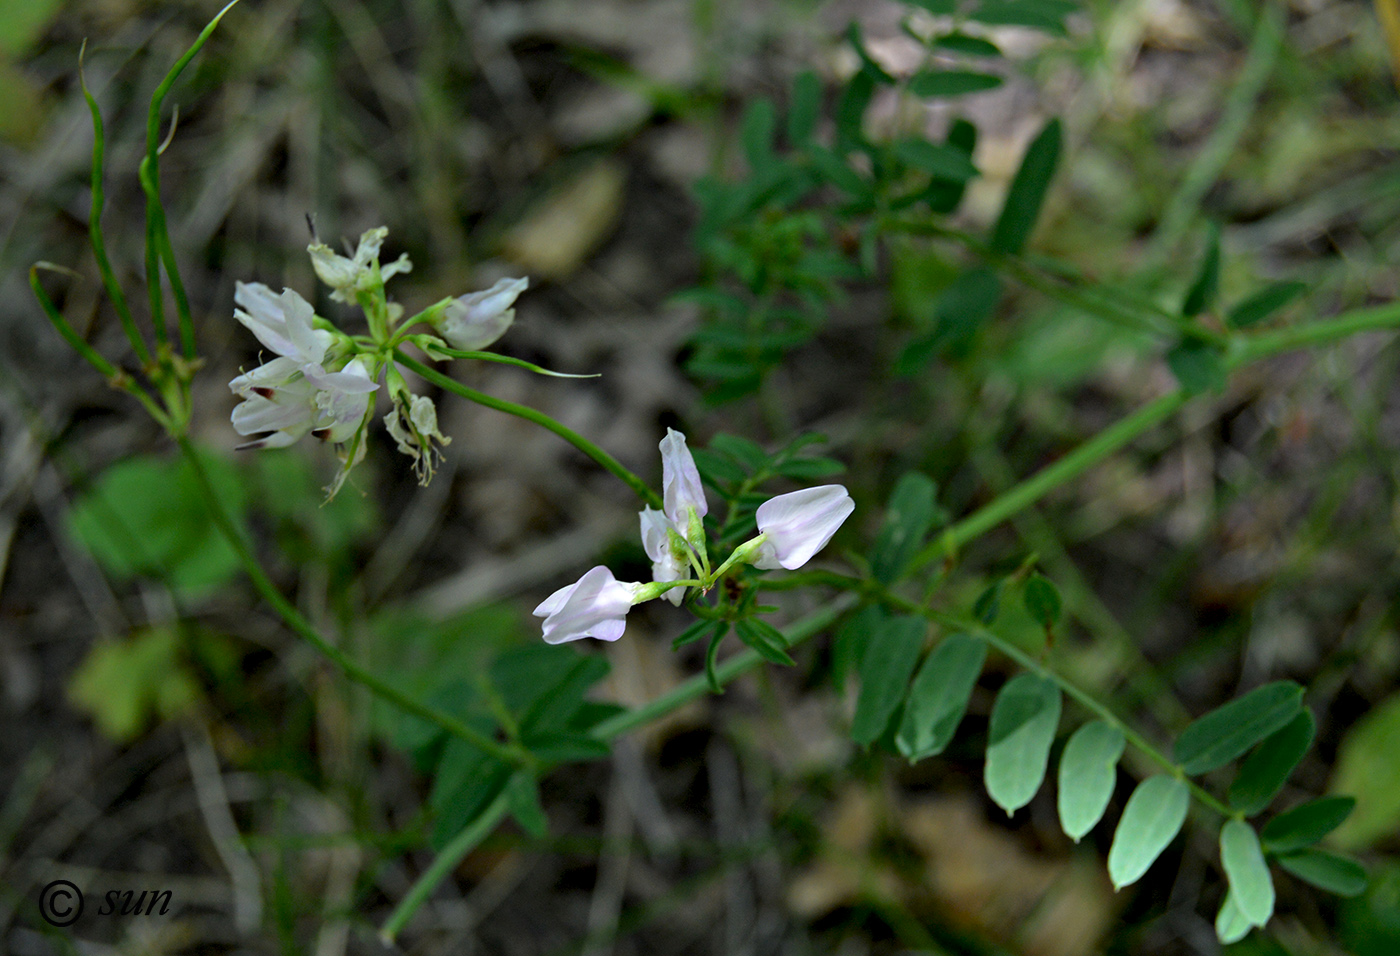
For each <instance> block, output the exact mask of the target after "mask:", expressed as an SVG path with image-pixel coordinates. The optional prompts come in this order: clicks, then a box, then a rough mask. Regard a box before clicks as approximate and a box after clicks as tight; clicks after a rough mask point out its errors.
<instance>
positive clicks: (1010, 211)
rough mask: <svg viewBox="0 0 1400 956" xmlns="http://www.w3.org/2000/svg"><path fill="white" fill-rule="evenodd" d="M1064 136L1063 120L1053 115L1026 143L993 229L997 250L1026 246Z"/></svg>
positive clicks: (1009, 251)
mask: <svg viewBox="0 0 1400 956" xmlns="http://www.w3.org/2000/svg"><path fill="white" fill-rule="evenodd" d="M1062 138H1063V133H1062V131H1061V127H1060V121H1059V120H1058V119H1052V120H1051V121H1050V122H1049V123H1047V124H1045V128H1044V129H1042V130H1041V131H1040V132H1039V133H1038V134H1037V135H1036V137H1035V139H1033V140H1031V144H1030V145H1029V146H1027V147H1026V155H1025V156H1024V157H1022V159H1021V167H1020V168H1019V169H1018V170H1016V175H1015V177H1014V178H1013V179H1012V180H1011V188H1010V189H1008V190H1007V193H1006V201H1005V202H1004V203H1003V205H1002V207H1001V215H1000V216H998V217H997V222H996V227H995V228H994V229H993V230H992V237H991V245H992V248H993V249H995V250H996V251H997V252H1004V253H1006V254H1008V255H1016V254H1017V253H1019V252H1020V251H1021V250H1022V249H1023V248H1025V245H1026V241H1027V240H1028V239H1030V236H1031V230H1032V229H1034V228H1035V222H1036V219H1038V218H1039V217H1040V207H1041V206H1042V205H1044V203H1045V196H1046V193H1048V192H1049V191H1050V180H1051V179H1052V178H1053V177H1054V175H1055V168H1056V167H1057V166H1058V165H1059V162H1060V144H1061V139H1062Z"/></svg>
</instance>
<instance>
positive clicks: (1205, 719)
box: [1173, 681, 1303, 775]
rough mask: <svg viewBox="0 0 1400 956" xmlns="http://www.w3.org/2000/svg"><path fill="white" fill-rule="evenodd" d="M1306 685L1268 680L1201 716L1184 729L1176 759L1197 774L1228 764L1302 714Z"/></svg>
mask: <svg viewBox="0 0 1400 956" xmlns="http://www.w3.org/2000/svg"><path fill="white" fill-rule="evenodd" d="M1302 705H1303V688H1302V687H1299V686H1298V685H1297V684H1295V683H1294V682H1293V681H1274V682H1273V683H1272V684H1265V685H1264V686H1263V687H1257V688H1255V689H1254V690H1252V691H1250V692H1249V693H1248V694H1245V695H1244V696H1243V697H1241V698H1239V699H1237V700H1232V701H1230V702H1229V703H1228V704H1225V705H1224V706H1221V707H1217V708H1216V709H1215V710H1213V711H1211V712H1210V713H1208V714H1206V715H1204V716H1202V717H1198V718H1197V719H1196V720H1194V721H1192V722H1191V725H1190V726H1189V727H1187V728H1186V729H1185V730H1184V731H1182V732H1181V736H1180V737H1178V738H1177V741H1176V747H1175V748H1174V750H1173V759H1175V760H1176V762H1177V763H1179V764H1181V767H1182V769H1183V770H1185V771H1186V772H1187V773H1189V774H1192V775H1195V774H1201V773H1206V772H1207V771H1210V770H1214V769H1215V768H1216V767H1221V766H1224V765H1225V764H1227V763H1229V762H1230V761H1231V760H1234V759H1235V758H1236V757H1238V756H1240V755H1241V754H1243V753H1244V752H1245V751H1246V750H1248V749H1249V748H1250V747H1253V746H1254V745H1255V744H1257V743H1258V742H1259V741H1261V740H1263V739H1264V738H1265V737H1268V736H1269V735H1270V734H1272V733H1274V732H1275V731H1277V730H1279V729H1280V728H1282V727H1283V726H1284V725H1285V724H1287V723H1288V722H1289V721H1291V720H1292V719H1293V718H1294V717H1296V716H1297V715H1298V711H1299V709H1300V708H1301V707H1302Z"/></svg>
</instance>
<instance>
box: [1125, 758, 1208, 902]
mask: <svg viewBox="0 0 1400 956" xmlns="http://www.w3.org/2000/svg"><path fill="white" fill-rule="evenodd" d="M1190 803H1191V794H1190V791H1189V790H1188V789H1187V787H1186V781H1184V780H1178V779H1177V778H1176V777H1168V776H1166V775H1165V774H1158V775H1157V776H1155V777H1148V778H1147V779H1146V780H1144V781H1143V782H1142V783H1140V784H1138V785H1137V788H1136V789H1135V790H1133V795H1132V796H1131V797H1129V798H1128V804H1127V806H1125V807H1124V808H1123V816H1122V817H1121V818H1120V819H1119V821H1118V829H1117V830H1115V831H1113V846H1112V847H1110V848H1109V851H1108V876H1109V879H1111V880H1112V881H1113V888H1114V889H1116V890H1121V889H1122V888H1123V887H1125V886H1127V885H1128V884H1130V883H1135V882H1137V880H1138V879H1139V878H1141V876H1142V875H1143V874H1144V873H1146V872H1147V870H1148V867H1150V866H1151V865H1152V864H1153V863H1154V862H1155V861H1156V859H1157V857H1159V856H1161V855H1162V851H1163V850H1165V849H1166V848H1167V846H1168V845H1169V844H1170V843H1171V842H1172V840H1173V839H1175V838H1176V835H1177V834H1178V833H1179V832H1181V825H1182V824H1183V823H1185V822H1186V810H1187V808H1188V807H1189V806H1190Z"/></svg>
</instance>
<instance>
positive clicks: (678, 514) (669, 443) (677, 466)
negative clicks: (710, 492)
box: [661, 428, 710, 537]
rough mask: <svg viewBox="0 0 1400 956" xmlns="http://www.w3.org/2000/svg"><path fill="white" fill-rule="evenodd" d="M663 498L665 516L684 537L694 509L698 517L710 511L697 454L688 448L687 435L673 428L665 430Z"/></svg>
mask: <svg viewBox="0 0 1400 956" xmlns="http://www.w3.org/2000/svg"><path fill="white" fill-rule="evenodd" d="M661 500H662V504H663V508H664V510H665V512H666V517H667V518H669V519H671V523H672V524H673V525H674V526H675V529H676V531H677V532H678V533H679V534H680V535H681V536H682V537H686V536H687V531H688V530H689V529H690V514H691V511H692V509H693V510H694V512H695V515H696V517H697V518H703V517H705V515H706V514H708V513H709V510H710V507H709V505H708V504H706V503H705V489H704V488H703V487H701V485H700V472H699V470H698V469H697V468H696V467H695V457H694V456H693V455H691V453H690V449H689V448H687V447H686V444H685V436H684V435H682V434H681V433H680V432H678V431H676V430H675V429H674V428H668V429H666V437H665V438H663V439H661Z"/></svg>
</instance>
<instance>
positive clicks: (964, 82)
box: [909, 70, 1006, 178]
mask: <svg viewBox="0 0 1400 956" xmlns="http://www.w3.org/2000/svg"><path fill="white" fill-rule="evenodd" d="M1005 82H1006V81H1005V80H1004V79H1002V78H1001V77H1000V76H997V75H996V74H995V73H977V72H975V71H972V70H923V71H921V72H919V73H915V74H914V75H913V76H911V77H909V92H911V93H913V94H914V95H915V96H921V97H924V98H926V99H934V98H944V97H953V96H967V95H968V94H970V93H982V92H985V91H987V90H994V89H996V88H997V87H998V86H1001V85H1002V83H1005ZM949 178H951V177H949Z"/></svg>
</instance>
